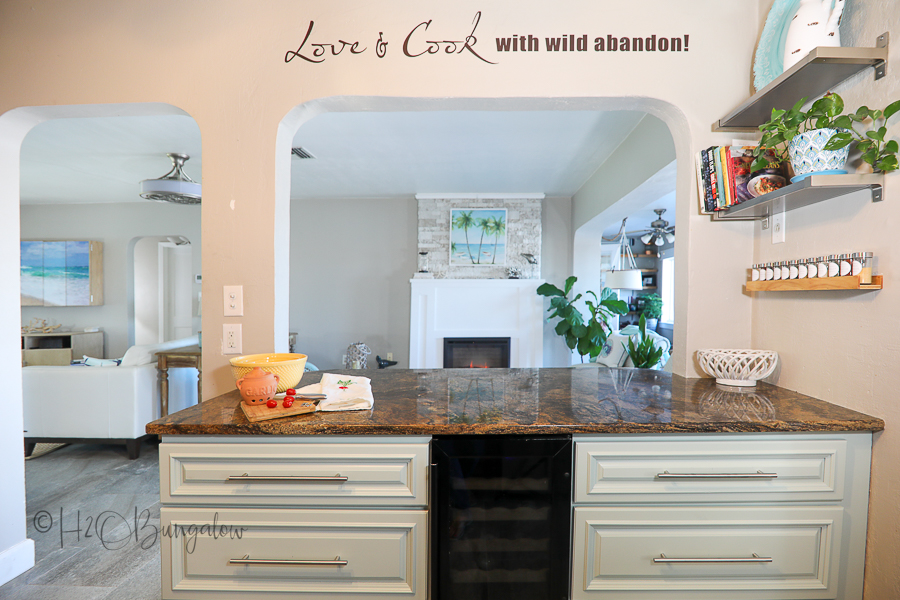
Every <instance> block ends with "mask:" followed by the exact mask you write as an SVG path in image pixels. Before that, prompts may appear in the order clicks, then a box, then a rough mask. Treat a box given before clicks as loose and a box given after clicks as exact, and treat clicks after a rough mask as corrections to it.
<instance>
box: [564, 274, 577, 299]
mask: <svg viewBox="0 0 900 600" xmlns="http://www.w3.org/2000/svg"><path fill="white" fill-rule="evenodd" d="M576 281H578V278H577V277H575V276H574V275H572V276H571V277H569V278H568V279H566V293H565V295H566V296H568V295H569V292H571V291H572V286H574V285H575V282H576Z"/></svg>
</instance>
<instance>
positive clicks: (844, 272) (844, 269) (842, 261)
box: [838, 254, 853, 277]
mask: <svg viewBox="0 0 900 600" xmlns="http://www.w3.org/2000/svg"><path fill="white" fill-rule="evenodd" d="M838 266H840V269H841V273H840V276H841V277H847V276H848V275H850V271H852V270H853V266H852V265H851V263H850V255H849V254H838Z"/></svg>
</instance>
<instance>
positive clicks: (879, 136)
mask: <svg viewBox="0 0 900 600" xmlns="http://www.w3.org/2000/svg"><path fill="white" fill-rule="evenodd" d="M881 129H885V128H884V127H882V128H881ZM881 129H879V130H878V131H867V132H866V136H868V137H870V138H872V139H873V140H878V141H879V142H883V141H884V133H883V132H882V131H881ZM885 132H887V130H886V129H885Z"/></svg>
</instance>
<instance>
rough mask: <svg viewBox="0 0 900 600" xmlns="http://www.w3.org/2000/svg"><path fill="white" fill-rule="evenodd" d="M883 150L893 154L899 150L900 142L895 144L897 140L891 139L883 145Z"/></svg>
mask: <svg viewBox="0 0 900 600" xmlns="http://www.w3.org/2000/svg"><path fill="white" fill-rule="evenodd" d="M884 151H885V152H887V153H890V154H895V153H897V152H898V151H900V144H897V140H891V141H889V142H888V143H887V144H885V145H884Z"/></svg>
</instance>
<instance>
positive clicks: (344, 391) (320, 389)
mask: <svg viewBox="0 0 900 600" xmlns="http://www.w3.org/2000/svg"><path fill="white" fill-rule="evenodd" d="M297 393H298V394H325V399H324V400H321V401H319V406H318V410H321V411H335V410H368V409H370V408H372V406H373V404H374V403H375V399H374V398H373V397H372V384H371V380H370V379H369V378H368V377H357V376H354V375H335V374H334V373H323V374H322V381H321V382H320V383H313V384H312V385H307V386H305V387H302V388H300V389H298V390H297Z"/></svg>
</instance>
